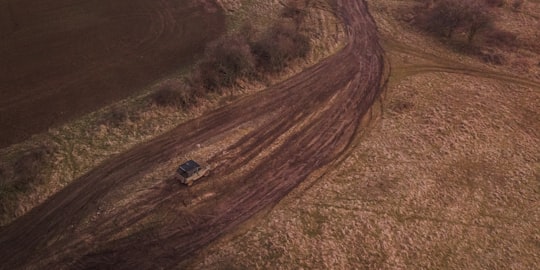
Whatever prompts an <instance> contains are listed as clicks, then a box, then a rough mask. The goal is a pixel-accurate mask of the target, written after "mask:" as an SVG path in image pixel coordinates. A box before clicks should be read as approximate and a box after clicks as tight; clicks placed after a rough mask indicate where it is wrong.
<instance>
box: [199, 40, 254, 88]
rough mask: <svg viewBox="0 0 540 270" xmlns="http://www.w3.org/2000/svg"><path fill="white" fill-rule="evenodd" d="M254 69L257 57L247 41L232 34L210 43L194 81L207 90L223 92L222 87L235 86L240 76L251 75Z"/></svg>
mask: <svg viewBox="0 0 540 270" xmlns="http://www.w3.org/2000/svg"><path fill="white" fill-rule="evenodd" d="M254 71H255V59H254V57H253V55H252V54H251V50H250V47H249V45H248V43H247V41H246V40H245V39H244V38H243V37H241V36H239V35H232V36H226V37H223V38H221V39H219V40H217V41H215V42H213V43H211V44H210V45H209V47H208V48H207V50H206V52H205V56H204V59H203V60H202V61H201V62H200V63H199V65H198V66H197V70H195V72H194V74H193V78H192V81H195V82H198V83H199V84H200V85H201V86H202V87H203V88H205V89H207V90H210V91H213V92H221V91H222V89H221V88H222V87H230V86H233V85H234V84H235V83H236V80H237V79H238V78H240V77H244V76H250V75H252V74H253V73H254Z"/></svg>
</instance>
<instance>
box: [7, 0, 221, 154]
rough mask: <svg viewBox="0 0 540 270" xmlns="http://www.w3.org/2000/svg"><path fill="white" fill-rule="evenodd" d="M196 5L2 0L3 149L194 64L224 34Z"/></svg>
mask: <svg viewBox="0 0 540 270" xmlns="http://www.w3.org/2000/svg"><path fill="white" fill-rule="evenodd" d="M198 3H199V1H196V0H175V1H171V0H159V1H147V0H116V1H103V0H54V1H30V0H18V1H12V0H0V130H1V131H0V147H5V146H7V145H9V144H12V143H16V142H19V141H22V140H24V139H26V138H27V137H28V136H29V135H32V134H35V133H38V132H41V131H44V130H46V129H47V128H48V127H50V126H54V125H58V124H61V123H64V122H65V121H67V120H70V119H75V118H76V117H78V116H81V115H83V114H85V113H88V112H90V111H93V110H96V109H98V108H99V107H101V106H103V105H106V104H111V103H113V102H114V101H117V100H119V99H121V98H125V97H126V96H128V95H130V94H133V93H134V92H135V91H139V90H141V88H144V87H145V86H146V85H148V84H150V83H152V82H153V81H155V80H157V79H159V78H161V77H163V76H165V75H167V74H170V73H171V72H173V71H174V70H176V69H178V68H182V67H183V66H185V65H189V64H190V63H191V62H192V60H193V56H194V55H195V54H197V53H201V52H202V50H203V49H204V47H205V43H206V42H207V41H209V40H212V39H214V38H215V37H216V36H217V35H218V34H220V33H222V32H223V30H224V16H223V15H222V14H221V13H220V12H218V11H219V10H218V9H217V6H213V7H212V6H211V5H210V4H209V3H207V4H206V5H201V4H198Z"/></svg>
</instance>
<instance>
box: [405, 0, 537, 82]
mask: <svg viewBox="0 0 540 270" xmlns="http://www.w3.org/2000/svg"><path fill="white" fill-rule="evenodd" d="M410 3H411V4H409V5H408V6H407V7H405V6H404V5H403V6H402V9H401V10H399V11H398V12H397V13H395V16H396V17H399V18H400V19H401V20H403V21H404V22H407V23H409V24H410V25H412V26H415V27H418V28H419V29H423V30H424V31H426V32H427V33H430V34H432V35H434V36H436V37H438V38H439V39H440V40H441V41H442V42H444V43H445V44H447V45H449V46H450V47H451V48H453V49H455V50H458V51H459V52H461V53H467V54H470V55H472V56H476V57H478V58H480V59H482V60H483V61H484V62H486V63H490V64H495V65H512V66H514V67H518V66H519V69H521V70H524V71H527V72H528V71H530V70H531V69H535V66H536V62H540V59H538V58H536V59H532V61H526V60H525V58H523V57H520V55H521V56H524V55H531V53H533V54H534V53H537V52H538V51H539V47H538V45H537V44H538V41H539V40H540V39H539V36H538V35H539V33H538V31H534V30H533V29H537V28H538V27H537V26H538V25H539V23H538V14H535V13H534V10H537V6H538V3H535V2H531V3H528V2H527V3H526V2H524V1H504V0H484V1H468V0H437V1H434V0H424V1H411V2H410ZM525 10H527V12H525ZM531 10H532V12H531ZM510 11H511V12H510ZM529 12H530V13H529ZM527 13H529V14H527ZM531 30H532V32H531ZM536 72H537V73H536V76H537V78H538V70H536Z"/></svg>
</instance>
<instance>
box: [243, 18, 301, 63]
mask: <svg viewBox="0 0 540 270" xmlns="http://www.w3.org/2000/svg"><path fill="white" fill-rule="evenodd" d="M310 48H311V44H310V41H309V38H308V37H306V36H305V35H303V34H301V33H300V32H299V31H298V29H296V28H295V27H294V26H292V25H290V24H287V23H284V22H282V23H279V24H276V25H275V26H274V27H272V28H271V29H270V31H269V32H268V33H266V34H265V35H264V36H263V37H262V38H261V39H260V40H259V41H257V42H255V43H254V44H252V51H253V54H254V55H255V57H256V59H257V66H258V67H259V68H261V69H262V70H264V71H270V72H277V71H280V70H283V69H284V68H285V67H286V66H287V63H288V62H289V61H290V60H292V59H296V58H300V57H305V56H306V55H307V54H308V52H309V50H310Z"/></svg>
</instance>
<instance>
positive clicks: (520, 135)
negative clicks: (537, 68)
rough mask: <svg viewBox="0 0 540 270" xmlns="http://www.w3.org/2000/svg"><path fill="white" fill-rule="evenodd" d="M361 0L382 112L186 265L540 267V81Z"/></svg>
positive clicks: (387, 7) (388, 2)
mask: <svg viewBox="0 0 540 270" xmlns="http://www.w3.org/2000/svg"><path fill="white" fill-rule="evenodd" d="M369 3H370V9H371V11H372V13H373V15H374V17H375V18H376V21H377V22H378V24H379V27H380V30H381V32H382V36H383V39H384V43H385V44H386V49H387V52H388V54H389V56H390V58H391V59H390V60H391V62H392V65H393V74H392V75H391V82H390V85H389V88H388V90H387V92H386V95H385V97H384V98H383V101H382V109H383V114H382V115H381V116H380V119H378V120H377V121H376V122H375V123H373V124H372V126H371V127H370V128H369V131H368V132H367V133H366V134H365V135H364V136H362V137H361V138H359V141H358V144H357V146H356V147H354V148H353V149H352V150H351V152H350V154H349V155H348V157H347V158H346V159H345V160H344V162H342V163H341V164H340V165H339V166H338V168H337V169H333V168H330V169H329V171H328V172H327V173H326V174H324V175H323V176H322V177H321V178H318V179H311V180H310V181H308V182H309V183H307V184H305V185H304V186H303V187H301V188H300V190H299V191H297V192H293V194H291V195H290V196H288V197H287V198H286V199H285V200H283V201H282V202H280V203H279V204H278V205H277V206H276V207H274V208H273V209H272V211H269V212H268V213H266V214H265V215H263V216H260V217H259V219H258V220H254V221H253V222H252V224H250V225H249V226H246V227H244V228H243V229H241V230H239V231H237V232H235V233H233V234H232V235H229V236H225V237H223V238H222V239H220V240H219V241H217V242H216V243H214V244H213V245H211V246H210V247H209V248H207V249H206V250H203V251H201V252H200V254H199V256H198V257H197V258H195V259H194V260H193V261H192V262H191V264H190V265H189V266H188V268H193V269H299V268H302V269H509V268H510V269H537V268H538V267H539V266H540V256H539V255H538V254H540V227H539V226H538V224H540V210H539V209H540V180H539V179H540V154H539V153H540V137H539V135H538V130H540V111H539V108H538V104H540V83H539V82H535V81H532V80H526V79H519V80H517V78H515V79H516V80H510V79H509V78H513V77H512V76H511V75H508V76H502V74H503V73H502V72H504V73H505V74H513V73H515V72H516V71H515V70H513V68H512V65H511V64H510V65H504V66H497V67H493V66H491V65H487V64H485V63H482V62H480V61H478V59H475V58H471V57H469V56H462V55H460V54H459V52H456V51H450V50H448V47H447V46H446V45H444V44H442V43H439V42H434V41H433V40H431V39H430V38H428V37H425V36H423V35H421V34H419V33H418V32H416V31H415V30H414V28H410V27H408V26H407V25H403V23H402V22H400V21H396V20H395V19H394V18H395V17H394V15H395V12H396V11H397V10H404V5H405V7H407V8H410V6H409V4H410V3H405V2H404V1H392V0H385V1H369ZM526 4H530V1H529V2H526ZM494 5H496V4H494ZM529 7H530V6H529ZM535 7H538V6H535ZM537 11H540V10H537ZM506 12H508V13H505V14H506V15H505V16H510V17H512V20H514V21H520V19H516V18H515V17H513V16H515V15H516V14H515V13H514V11H512V10H507V11H506ZM509 12H512V13H509ZM529 12H536V11H534V10H529ZM517 17H518V18H521V17H522V16H520V15H517ZM526 25H527V27H529V28H528V29H521V30H520V31H522V32H527V31H530V30H531V29H530V27H531V25H534V24H526ZM501 29H509V28H503V27H501ZM536 31H538V29H536ZM519 36H520V35H519V34H518V37H519ZM518 51H519V50H518ZM519 52H521V53H523V52H524V51H523V50H521V51H519ZM532 57H533V58H534V57H538V52H536V53H535V54H532ZM512 58H513V57H512ZM471 70H477V71H478V72H474V73H472V72H471ZM468 73H469V74H474V75H466V74H468ZM528 75H530V74H528ZM513 79H514V78H513ZM520 82H523V83H520ZM312 184H313V185H312Z"/></svg>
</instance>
